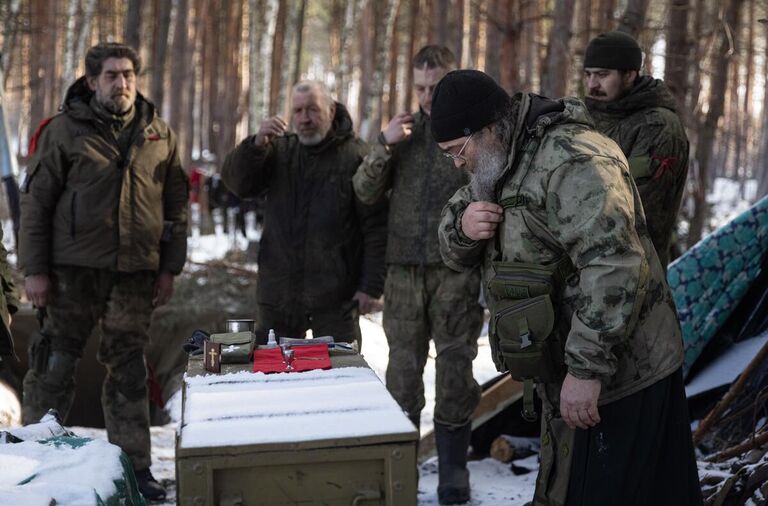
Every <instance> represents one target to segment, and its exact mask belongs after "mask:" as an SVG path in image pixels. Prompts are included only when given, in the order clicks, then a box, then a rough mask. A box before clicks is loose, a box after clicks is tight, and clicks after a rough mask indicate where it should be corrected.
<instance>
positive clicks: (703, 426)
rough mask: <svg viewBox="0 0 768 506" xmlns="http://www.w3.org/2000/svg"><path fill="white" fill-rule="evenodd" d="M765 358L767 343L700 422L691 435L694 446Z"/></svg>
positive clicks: (767, 349) (767, 351)
mask: <svg viewBox="0 0 768 506" xmlns="http://www.w3.org/2000/svg"><path fill="white" fill-rule="evenodd" d="M766 357H768V342H766V343H765V344H764V345H763V347H762V348H761V349H760V351H759V352H757V354H756V355H755V357H754V358H753V359H752V360H751V361H750V362H749V365H747V367H746V368H744V370H743V371H742V373H741V374H740V375H739V377H738V379H737V380H736V381H735V382H734V383H733V385H731V388H729V389H728V392H726V394H725V395H724V396H723V398H722V399H720V401H719V402H718V403H717V404H716V405H715V407H714V408H712V411H710V412H709V413H708V414H707V416H705V417H704V419H703V420H702V421H701V423H700V424H699V426H698V427H697V428H696V432H694V433H693V444H694V445H695V444H698V443H699V442H701V439H702V438H703V437H704V435H705V434H706V433H707V432H708V431H709V429H711V428H712V427H713V426H714V425H715V424H716V423H717V422H718V420H719V419H720V415H722V414H723V412H724V411H725V409H726V408H727V407H728V406H729V405H730V404H731V403H732V402H733V400H734V399H735V398H736V397H737V396H738V395H739V393H740V392H741V391H742V390H743V389H744V385H745V384H746V383H747V380H748V379H749V377H750V375H751V374H752V372H753V371H754V370H755V369H757V367H758V366H759V365H760V364H762V363H763V361H764V360H765V359H766Z"/></svg>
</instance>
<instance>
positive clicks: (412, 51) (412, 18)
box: [405, 0, 419, 111]
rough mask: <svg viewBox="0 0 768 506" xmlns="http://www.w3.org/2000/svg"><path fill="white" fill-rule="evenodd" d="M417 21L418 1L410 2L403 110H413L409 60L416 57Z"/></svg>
mask: <svg viewBox="0 0 768 506" xmlns="http://www.w3.org/2000/svg"><path fill="white" fill-rule="evenodd" d="M418 19H419V0H411V12H410V14H409V15H408V53H407V55H406V60H405V61H406V65H405V68H406V71H405V110H406V111H411V110H413V106H412V102H413V65H411V60H412V59H413V57H414V56H416V37H417V35H416V28H417V26H418Z"/></svg>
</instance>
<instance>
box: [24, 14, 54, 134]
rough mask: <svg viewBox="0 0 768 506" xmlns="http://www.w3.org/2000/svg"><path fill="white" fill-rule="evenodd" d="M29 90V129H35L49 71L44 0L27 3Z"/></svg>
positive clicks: (43, 108) (42, 109)
mask: <svg viewBox="0 0 768 506" xmlns="http://www.w3.org/2000/svg"><path fill="white" fill-rule="evenodd" d="M28 5H29V16H28V19H29V31H30V36H29V41H30V42H29V44H30V51H29V56H28V63H27V65H28V66H29V88H30V93H31V96H30V99H31V102H30V109H29V121H30V129H31V130H32V131H34V129H35V128H37V126H38V125H39V124H40V122H41V121H42V120H43V118H44V117H45V113H46V105H45V104H46V94H45V78H46V74H47V73H49V72H51V69H50V68H49V67H48V66H47V65H46V60H47V58H46V56H47V54H48V52H49V50H50V48H51V46H52V44H51V43H50V41H49V33H50V32H49V31H48V28H47V27H48V22H49V21H48V14H49V12H50V9H49V6H48V5H47V2H45V1H44V0H30V2H29V4H28Z"/></svg>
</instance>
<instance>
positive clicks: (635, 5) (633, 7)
mask: <svg viewBox="0 0 768 506" xmlns="http://www.w3.org/2000/svg"><path fill="white" fill-rule="evenodd" d="M649 2H650V0H629V1H628V2H627V8H626V9H625V10H624V14H622V16H621V19H620V20H619V27H618V28H617V30H618V31H620V32H625V33H628V34H630V35H631V36H633V37H634V38H636V39H637V38H639V37H640V32H641V31H642V29H643V26H644V25H645V13H646V12H647V11H648V3H649Z"/></svg>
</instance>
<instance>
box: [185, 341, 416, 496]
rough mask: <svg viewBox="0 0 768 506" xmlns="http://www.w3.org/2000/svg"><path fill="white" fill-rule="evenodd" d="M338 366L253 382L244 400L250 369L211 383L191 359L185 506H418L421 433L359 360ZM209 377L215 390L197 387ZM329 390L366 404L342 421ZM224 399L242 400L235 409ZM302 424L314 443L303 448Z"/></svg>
mask: <svg viewBox="0 0 768 506" xmlns="http://www.w3.org/2000/svg"><path fill="white" fill-rule="evenodd" d="M331 362H332V369H330V370H329V371H322V372H319V373H318V372H317V371H311V372H309V373H290V374H272V375H263V374H253V375H250V376H247V378H246V381H248V383H243V384H242V389H243V391H242V392H240V391H239V388H240V387H239V385H238V381H240V380H241V379H242V378H243V377H244V375H243V374H242V371H246V370H250V364H222V370H221V374H217V375H210V374H209V373H206V372H205V371H204V369H203V366H202V363H201V361H200V360H196V359H194V358H191V359H190V361H189V363H188V365H187V376H186V377H185V381H184V386H183V390H182V421H181V425H180V429H179V432H177V436H176V479H177V502H178V504H181V505H183V506H187V505H193V506H203V505H206V506H214V505H215V506H235V505H295V504H298V505H310V504H312V505H314V504H323V505H355V506H357V505H359V506H372V505H388V506H409V505H414V506H415V505H416V502H417V500H416V494H417V483H416V478H417V471H416V443H417V441H418V432H417V431H416V429H415V427H413V425H411V424H410V422H409V421H408V419H407V417H406V416H405V414H403V413H402V411H401V410H400V409H399V408H398V407H397V405H396V403H395V402H394V400H393V399H392V398H391V397H390V396H389V393H388V392H386V389H385V387H384V385H383V384H381V382H380V381H379V380H378V378H375V375H374V374H373V372H372V371H371V370H370V368H369V367H368V365H367V364H366V362H365V360H363V358H362V357H361V356H360V355H357V354H349V355H339V356H332V357H331ZM345 368H352V369H345ZM228 373H240V374H239V376H227V374H228ZM313 373H317V374H316V375H315V376H312V374H313ZM203 375H207V376H205V378H204V379H202V381H204V382H208V381H210V382H212V383H210V384H208V383H205V384H200V383H199V381H198V383H195V381H196V378H197V380H200V379H201V378H200V376H203ZM371 375H372V376H373V379H371V378H370V376H371ZM358 377H361V378H362V379H361V380H360V381H359V382H358V380H357V379H356V378H358ZM232 378H235V379H232ZM238 378H239V379H238ZM315 378H319V379H315ZM313 381H316V382H319V383H318V384H314V383H312V382H313ZM286 382H292V383H290V387H289V388H287V389H283V390H281V388H286V387H285V385H286ZM344 382H346V383H344ZM342 383H343V384H342ZM304 384H306V385H307V386H306V387H305V386H304ZM318 389H320V394H318ZM334 389H336V390H334ZM379 389H380V390H381V391H380V390H379ZM356 390H358V392H356ZM323 391H325V392H349V395H350V396H351V397H352V398H353V399H358V398H359V399H361V400H360V401H359V402H360V403H361V406H360V408H359V409H340V410H339V413H338V415H336V414H334V413H333V410H334V405H333V404H334V403H333V402H330V403H327V404H323V402H324V401H323V400H322V399H318V397H321V396H322V392H323ZM233 392H234V393H233ZM359 392H365V394H361V393H359ZM355 394H357V395H356V396H355ZM385 394H386V399H385V398H384V396H385ZM222 395H230V396H232V395H236V396H237V398H238V399H240V400H241V401H240V402H237V403H234V404H235V405H231V403H230V402H229V401H228V400H222V398H221V396H222ZM327 395H334V396H335V397H339V395H338V394H336V393H334V394H331V393H328V394H327ZM275 396H278V397H280V396H283V398H282V399H278V400H276V401H275V400H274V397H275ZM341 396H343V395H341ZM371 399H374V400H371ZM376 399H380V400H382V402H381V403H376V402H374V401H375V400H376ZM209 400H210V402H209ZM390 401H391V403H392V404H391V405H390V404H389V402H390ZM260 402H263V405H264V409H263V411H262V410H260V409H259V406H260V404H259V403H260ZM273 402H275V404H274V405H272V403H273ZM313 402H314V403H315V404H313ZM350 402H353V403H354V402H357V401H354V400H353V401H350ZM217 403H218V404H217ZM368 404H370V405H368ZM211 406H213V407H211ZM270 406H272V407H270ZM275 406H276V407H275ZM283 406H285V409H284V410H283V409H278V408H282V407H283ZM382 406H383V407H382ZM285 411H291V413H290V414H289V415H286V414H285ZM399 417H401V418H399ZM383 420H385V421H386V425H384V423H385V422H384V421H383ZM328 422H333V423H328ZM393 422H394V423H393ZM344 424H348V425H346V426H344ZM339 425H341V427H340V426H339ZM302 426H305V427H306V428H307V431H306V434H308V435H307V436H306V437H299V438H298V439H301V440H297V439H296V438H295V437H294V436H295V435H296V434H300V433H301V432H302V431H301V429H300V428H301V427H302ZM319 427H325V428H327V432H328V435H329V437H324V436H323V434H324V432H325V430H324V429H322V428H319ZM376 427H381V428H382V430H381V433H375V431H376ZM297 428H298V429H297ZM251 434H252V436H253V437H250V435H251ZM209 440H210V443H208V441H209Z"/></svg>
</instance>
